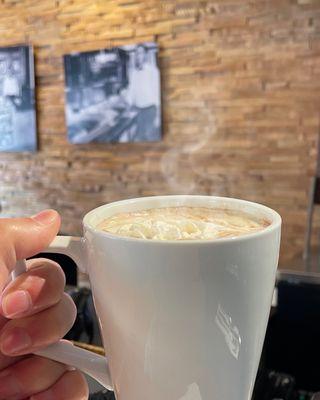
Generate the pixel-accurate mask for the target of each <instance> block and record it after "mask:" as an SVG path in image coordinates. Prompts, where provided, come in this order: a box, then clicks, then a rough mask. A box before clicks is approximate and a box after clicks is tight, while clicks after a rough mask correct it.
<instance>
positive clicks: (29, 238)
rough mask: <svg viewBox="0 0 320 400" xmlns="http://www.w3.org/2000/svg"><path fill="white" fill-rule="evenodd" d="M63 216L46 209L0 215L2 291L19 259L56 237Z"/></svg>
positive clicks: (33, 252)
mask: <svg viewBox="0 0 320 400" xmlns="http://www.w3.org/2000/svg"><path fill="white" fill-rule="evenodd" d="M59 228H60V216H59V214H58V213H57V212H56V211H54V210H45V211H42V212H40V213H39V214H37V215H35V216H33V217H29V218H2V219H0V292H1V291H2V289H3V286H4V285H5V283H6V282H7V280H8V276H9V273H10V272H11V271H12V270H13V268H14V267H15V264H16V262H17V260H20V259H23V258H28V257H31V256H34V255H35V254H37V253H40V252H41V251H42V250H44V249H45V248H46V247H47V246H48V245H49V244H50V243H51V242H52V240H53V239H54V238H55V236H56V235H57V233H58V231H59Z"/></svg>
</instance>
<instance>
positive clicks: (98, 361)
mask: <svg viewBox="0 0 320 400" xmlns="http://www.w3.org/2000/svg"><path fill="white" fill-rule="evenodd" d="M43 252H44V253H60V254H65V255H67V256H69V257H70V258H72V259H73V261H74V262H75V263H76V264H77V266H78V268H79V269H80V271H81V272H84V273H85V272H87V268H86V254H85V251H84V241H83V239H82V238H79V237H72V236H57V237H56V238H55V239H54V240H53V242H52V243H51V244H50V245H49V247H48V248H47V249H45V250H44V251H43ZM25 271H26V263H25V260H19V261H18V262H17V264H16V267H15V269H14V271H13V272H12V279H15V278H16V277H17V276H19V275H21V274H23V273H24V272H25ZM35 354H36V355H39V356H41V357H45V358H49V359H51V360H54V361H58V362H61V363H63V364H67V365H70V366H72V367H75V368H77V369H80V370H81V371H83V372H84V373H86V374H88V375H90V376H91V377H92V378H94V379H95V380H96V381H97V382H99V383H100V384H101V385H102V386H104V387H105V388H106V389H108V390H113V385H112V380H111V376H110V370H109V366H108V363H107V361H106V358H105V357H103V356H100V355H97V354H95V353H93V352H91V351H88V350H84V349H80V348H79V347H76V346H73V345H72V343H70V342H68V341H67V340H60V341H59V342H57V343H55V344H52V345H50V346H48V347H46V348H44V349H40V350H39V351H36V352H35Z"/></svg>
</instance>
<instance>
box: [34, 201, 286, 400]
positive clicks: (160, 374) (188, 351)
mask: <svg viewBox="0 0 320 400" xmlns="http://www.w3.org/2000/svg"><path fill="white" fill-rule="evenodd" d="M180 205H186V206H193V207H198V206H199V207H219V208H226V209H232V210H239V211H245V212H247V213H249V214H252V215H254V216H259V217H263V218H266V219H267V220H269V221H270V226H268V227H267V228H265V229H263V230H262V231H259V232H256V233H251V234H248V235H245V236H240V237H236V238H222V239H216V240H209V241H199V240H190V241H157V240H143V239H134V238H125V237H116V236H113V235H111V234H108V233H106V232H102V231H99V230H98V229H96V226H97V225H98V223H99V222H101V221H102V220H103V219H105V218H107V217H109V216H111V215H113V214H115V213H118V212H124V211H125V212H129V211H137V210H141V209H147V208H157V207H170V206H180ZM280 228H281V218H280V216H279V215H278V214H277V213H276V212H275V211H273V210H271V209H269V208H267V207H265V206H262V205H259V204H255V203H251V202H247V201H243V200H237V199H229V198H219V197H210V196H162V197H148V198H139V199H131V200H125V201H119V202H116V203H111V204H108V205H105V206H102V207H99V208H97V209H95V210H93V211H91V212H89V213H88V214H87V215H86V216H85V217H84V220H83V229H84V236H83V239H79V238H70V237H62V238H61V237H60V238H59V237H58V238H57V239H56V240H55V241H54V242H53V244H52V245H51V247H50V249H49V251H55V252H60V253H65V254H68V255H69V256H71V257H73V258H74V260H75V261H76V263H77V264H78V266H79V268H80V269H82V270H86V271H87V272H88V274H89V278H90V282H91V286H92V291H93V296H94V302H95V307H96V309H97V313H98V316H99V321H100V325H101V332H102V336H103V341H104V346H105V350H106V354H107V358H108V360H107V363H108V366H107V363H106V361H105V359H104V358H102V357H99V356H96V355H94V354H91V353H88V352H85V351H84V350H81V349H76V348H74V347H73V346H70V345H68V344H67V343H66V342H60V343H59V344H56V345H53V346H50V348H47V349H45V350H42V351H40V352H39V353H38V354H41V355H43V356H46V357H50V358H53V359H55V360H58V361H61V362H64V363H68V364H71V365H75V366H77V367H78V368H80V369H83V370H85V372H87V373H89V374H91V375H92V376H94V377H95V378H97V379H98V380H99V381H100V382H101V383H103V384H104V385H105V386H106V387H108V388H113V390H114V391H115V394H116V398H117V400H163V399H166V400H249V399H250V398H251V394H252V390H253V385H254V382H255V377H256V373H257V369H258V364H259V360H260V355H261V351H262V346H263V341H264V336H265V331H266V327H267V321H268V316H269V311H270V305H271V300H272V294H273V289H274V284H275V277H276V269H277V263H278V255H279V245H280Z"/></svg>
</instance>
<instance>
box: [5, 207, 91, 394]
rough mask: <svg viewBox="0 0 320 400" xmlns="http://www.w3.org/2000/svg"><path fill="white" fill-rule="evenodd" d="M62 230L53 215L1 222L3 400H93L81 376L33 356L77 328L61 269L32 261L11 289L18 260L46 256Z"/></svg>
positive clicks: (41, 214)
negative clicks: (50, 245)
mask: <svg viewBox="0 0 320 400" xmlns="http://www.w3.org/2000/svg"><path fill="white" fill-rule="evenodd" d="M59 227H60V217H59V215H58V213H57V212H55V211H53V210H47V211H43V212H42V213H40V214H38V215H36V216H35V217H31V218H19V219H18V218H15V219H0V237H1V241H0V294H1V298H0V400H22V399H25V400H26V399H29V400H86V399H88V388H87V384H86V381H85V378H84V377H83V375H82V374H81V373H80V372H78V371H76V370H71V369H70V368H69V367H67V366H66V365H63V364H60V363H57V362H55V361H52V360H48V359H46V358H42V357H39V356H35V355H33V354H30V353H32V352H34V351H36V350H38V349H39V348H41V347H45V346H48V345H49V344H52V343H54V342H56V341H57V340H59V339H61V338H62V337H63V336H64V335H65V334H66V333H67V332H68V331H69V329H70V328H71V327H72V325H73V323H74V320H75V317H76V308H75V305H74V303H73V302H72V300H71V298H70V297H69V296H68V295H67V294H65V293H64V291H63V289H64V285H65V277H64V273H63V271H62V269H61V268H60V266H59V265H58V264H56V263H55V262H53V261H49V260H46V259H34V260H29V261H28V262H27V272H26V273H24V274H23V275H20V276H19V277H18V278H17V279H15V281H14V282H10V283H9V284H8V285H7V286H6V283H7V282H8V280H9V275H10V272H11V271H12V270H13V268H14V267H15V264H16V261H17V260H19V259H24V258H28V257H31V256H33V255H35V254H37V253H40V252H41V251H42V250H43V249H45V248H46V247H47V246H48V245H49V244H50V242H51V241H52V240H53V239H54V237H55V236H56V234H57V232H58V230H59Z"/></svg>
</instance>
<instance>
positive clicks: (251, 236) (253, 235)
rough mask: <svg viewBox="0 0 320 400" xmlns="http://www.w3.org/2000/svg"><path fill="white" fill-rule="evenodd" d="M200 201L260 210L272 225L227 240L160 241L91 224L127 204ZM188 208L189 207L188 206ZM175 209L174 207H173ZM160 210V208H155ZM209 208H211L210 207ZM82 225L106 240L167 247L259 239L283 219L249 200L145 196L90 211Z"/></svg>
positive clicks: (215, 197) (186, 196)
mask: <svg viewBox="0 0 320 400" xmlns="http://www.w3.org/2000/svg"><path fill="white" fill-rule="evenodd" d="M188 198H189V199H190V198H192V199H194V200H195V199H199V200H201V199H202V200H209V199H210V200H211V201H212V200H213V201H215V200H216V201H221V202H227V203H229V204H230V203H234V204H240V205H243V206H248V207H252V208H255V209H258V210H261V211H262V212H265V213H266V214H268V217H266V218H269V221H270V222H271V223H270V225H268V226H267V227H266V228H264V229H262V230H260V231H258V232H251V233H247V234H244V235H240V236H235V237H225V238H213V239H205V240H203V239H190V240H189V239H188V240H159V239H143V238H134V237H126V236H118V235H115V234H112V233H109V232H106V231H102V230H100V229H97V228H96V227H95V226H92V224H90V223H89V219H90V217H92V216H93V215H94V214H95V213H96V212H97V211H99V210H102V209H109V208H112V207H114V206H122V205H125V204H134V203H139V202H141V203H143V202H147V201H154V200H156V199H158V200H160V201H161V200H168V199H172V200H174V199H176V200H184V199H188ZM187 206H188V205H187ZM172 207H174V206H172ZM199 207H200V206H199ZM155 208H158V207H155ZM208 208H209V207H208ZM82 224H83V227H84V229H85V230H88V231H90V232H91V233H93V234H94V235H98V236H100V237H104V238H106V239H109V240H110V239H111V240H118V241H121V242H136V243H143V244H162V245H164V244H166V245H180V246H181V245H182V246H183V245H184V246H186V245H189V246H190V245H198V246H199V245H208V244H211V245H213V244H218V243H221V244H222V243H233V242H242V241H246V240H251V239H254V238H257V237H261V236H264V235H267V234H268V233H271V232H273V231H276V230H279V229H280V228H281V224H282V218H281V216H280V215H279V214H278V213H277V212H276V211H275V210H273V209H272V208H270V207H267V206H265V205H263V204H260V203H256V202H253V201H248V200H242V199H237V198H233V197H223V196H210V195H162V196H145V197H136V198H131V199H124V200H118V201H114V202H111V203H106V204H104V205H102V206H99V207H96V208H94V209H92V210H91V211H89V212H88V213H87V214H86V215H85V216H84V217H83V219H82Z"/></svg>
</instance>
